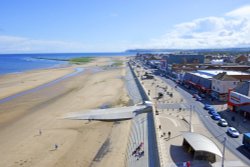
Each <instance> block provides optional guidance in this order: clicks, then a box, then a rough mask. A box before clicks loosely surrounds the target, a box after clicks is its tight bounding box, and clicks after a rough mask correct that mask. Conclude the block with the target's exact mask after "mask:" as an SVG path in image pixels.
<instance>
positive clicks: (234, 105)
mask: <svg viewBox="0 0 250 167" xmlns="http://www.w3.org/2000/svg"><path fill="white" fill-rule="evenodd" d="M228 108H229V109H230V110H231V111H233V112H237V113H239V114H241V115H243V116H244V118H247V119H250V81H246V82H243V83H240V84H239V85H238V86H237V87H236V88H235V89H233V90H230V91H229V98H228Z"/></svg>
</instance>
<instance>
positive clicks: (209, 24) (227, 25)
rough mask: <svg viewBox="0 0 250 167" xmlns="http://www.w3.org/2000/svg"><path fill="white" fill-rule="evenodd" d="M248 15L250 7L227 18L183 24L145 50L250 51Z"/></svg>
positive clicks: (205, 19) (227, 15)
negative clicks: (204, 49) (230, 48)
mask: <svg viewBox="0 0 250 167" xmlns="http://www.w3.org/2000/svg"><path fill="white" fill-rule="evenodd" d="M248 14H250V6H245V7H242V8H239V9H236V10H233V11H231V12H228V13H226V14H225V17H205V18H198V19H195V20H192V21H190V22H185V23H181V24H178V25H175V26H174V27H173V29H172V30H170V31H168V32H167V33H166V34H164V35H162V36H161V37H159V38H156V39H151V40H150V42H149V43H147V44H146V45H144V48H145V47H146V48H183V49H194V48H225V47H249V46H250V17H248ZM229 16H230V17H229ZM236 16H237V17H236ZM243 16H244V17H243ZM249 16H250V15H249Z"/></svg>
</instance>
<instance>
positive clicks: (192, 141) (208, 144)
mask: <svg viewBox="0 0 250 167" xmlns="http://www.w3.org/2000/svg"><path fill="white" fill-rule="evenodd" d="M183 137H184V139H185V140H186V141H187V142H188V143H189V145H190V146H191V147H192V148H193V149H194V151H205V152H209V153H212V154H216V155H218V156H220V157H222V153H221V151H220V150H219V148H218V147H217V145H216V144H215V143H214V142H213V141H211V140H210V139H209V138H207V137H206V136H203V135H201V134H198V133H193V132H185V133H183Z"/></svg>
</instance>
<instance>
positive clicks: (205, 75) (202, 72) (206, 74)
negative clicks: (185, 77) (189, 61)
mask: <svg viewBox="0 0 250 167" xmlns="http://www.w3.org/2000/svg"><path fill="white" fill-rule="evenodd" d="M220 73H226V75H228V76H230V75H250V74H249V73H245V72H241V71H228V70H198V71H196V72H192V74H194V75H197V76H199V77H202V78H207V79H210V78H213V77H214V76H216V75H217V74H220Z"/></svg>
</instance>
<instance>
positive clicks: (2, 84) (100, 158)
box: [0, 57, 130, 167]
mask: <svg viewBox="0 0 250 167" xmlns="http://www.w3.org/2000/svg"><path fill="white" fill-rule="evenodd" d="M116 59H119V60H122V61H125V59H126V58H125V57H105V58H98V59H95V61H93V62H90V63H87V64H84V65H72V66H70V67H65V68H58V69H47V70H36V71H30V72H25V73H20V74H10V75H4V76H1V77H0V99H2V98H4V97H8V96H10V95H13V94H16V93H18V92H22V91H24V90H28V89H31V88H34V87H37V86H39V85H42V84H44V83H47V82H49V81H52V80H55V79H57V78H60V77H62V76H64V75H66V74H69V73H72V72H73V71H74V69H75V68H76V67H83V68H84V72H82V73H80V74H79V75H77V76H73V77H71V78H68V79H65V80H63V81H61V82H58V83H56V84H54V85H51V86H49V87H46V88H44V89H41V90H38V91H36V92H32V93H29V94H26V95H23V96H20V97H17V98H14V99H12V100H10V101H7V102H4V103H2V104H0V148H1V149H0V166H4V167H17V166H19V167H20V166H23V167H44V166H46V167H54V166H56V167H62V166H64V167H68V166H71V167H75V166H77V167H88V166H104V167H105V166H125V165H124V158H125V156H124V154H125V151H126V144H127V139H128V135H129V128H130V121H122V122H115V123H114V122H102V121H91V122H88V121H82V120H65V119H61V118H62V116H63V115H65V114H67V113H69V112H77V111H87V110H89V109H94V108H99V107H100V106H102V105H107V106H110V107H111V106H125V105H127V103H128V101H129V98H128V96H127V93H126V89H125V87H124V80H123V76H124V75H125V68H124V67H125V66H124V65H123V66H119V67H117V68H114V67H110V64H111V63H112V62H113V61H114V60H116ZM55 145H57V146H58V147H57V149H56V148H55ZM114 159H115V161H114Z"/></svg>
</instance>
